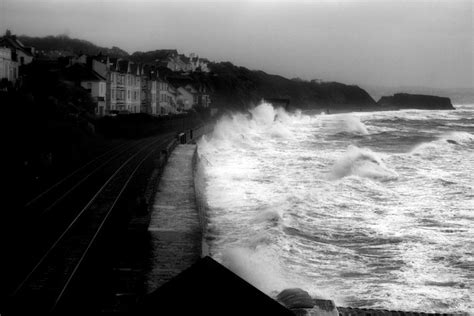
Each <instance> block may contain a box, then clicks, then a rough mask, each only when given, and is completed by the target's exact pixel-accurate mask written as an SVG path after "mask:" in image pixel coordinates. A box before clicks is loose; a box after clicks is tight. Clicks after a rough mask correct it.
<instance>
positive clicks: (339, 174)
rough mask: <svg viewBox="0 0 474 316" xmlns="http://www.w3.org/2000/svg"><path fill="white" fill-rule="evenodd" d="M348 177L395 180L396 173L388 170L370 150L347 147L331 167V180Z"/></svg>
mask: <svg viewBox="0 0 474 316" xmlns="http://www.w3.org/2000/svg"><path fill="white" fill-rule="evenodd" d="M350 175H355V176H359V177H365V178H372V179H383V180H389V179H395V178H397V177H398V175H397V173H396V172H395V171H393V170H391V169H389V168H388V167H387V166H385V164H384V163H383V162H382V160H381V159H380V157H379V156H378V155H377V154H376V153H374V152H373V151H371V150H370V149H362V148H358V147H356V146H352V145H351V146H349V148H348V150H347V152H346V153H345V154H344V155H343V156H342V157H341V158H340V159H339V160H338V161H336V163H335V164H334V165H333V168H332V171H331V177H332V179H341V178H344V177H347V176H350Z"/></svg>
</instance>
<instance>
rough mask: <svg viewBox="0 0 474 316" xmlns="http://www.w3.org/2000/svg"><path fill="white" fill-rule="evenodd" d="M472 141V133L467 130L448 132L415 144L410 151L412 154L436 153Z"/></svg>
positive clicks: (473, 137) (473, 139) (473, 138)
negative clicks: (432, 139) (431, 139)
mask: <svg viewBox="0 0 474 316" xmlns="http://www.w3.org/2000/svg"><path fill="white" fill-rule="evenodd" d="M472 142H474V135H472V134H470V133H468V132H449V133H446V134H444V135H442V136H441V137H439V138H438V139H436V140H434V141H431V142H428V143H422V144H420V145H418V146H416V147H415V148H414V149H413V150H412V151H411V153H412V154H414V155H424V154H436V153H440V152H443V151H445V150H447V149H453V148H456V146H463V145H467V144H470V143H472Z"/></svg>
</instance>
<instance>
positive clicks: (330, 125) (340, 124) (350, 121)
mask: <svg viewBox="0 0 474 316" xmlns="http://www.w3.org/2000/svg"><path fill="white" fill-rule="evenodd" d="M319 118H320V122H321V125H320V126H321V127H322V128H323V129H325V130H327V131H328V132H330V133H332V134H339V133H349V134H356V135H368V134H369V131H368V130H367V126H365V124H364V123H362V122H361V121H360V119H359V118H358V117H357V116H355V115H351V114H337V115H321V116H320V117H319Z"/></svg>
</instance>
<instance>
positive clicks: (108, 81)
mask: <svg viewBox="0 0 474 316" xmlns="http://www.w3.org/2000/svg"><path fill="white" fill-rule="evenodd" d="M163 52H164V53H163V58H162V59H160V60H157V61H156V62H155V63H153V64H151V65H145V64H140V63H134V62H132V61H130V60H126V59H120V58H110V57H109V56H104V55H97V56H87V55H84V54H82V55H80V56H68V57H60V58H59V59H61V62H62V64H64V69H63V74H64V78H65V79H66V80H68V81H72V82H74V83H76V84H77V85H80V86H81V87H83V88H84V89H86V90H87V91H88V92H89V93H90V95H91V97H92V99H93V101H94V103H95V104H96V114H97V115H99V116H103V115H108V114H113V113H148V114H151V115H167V114H175V113H180V112H186V111H189V110H190V109H192V108H193V107H197V106H199V107H203V108H207V107H209V104H210V97H209V94H208V92H207V89H206V88H205V87H204V86H202V85H201V84H198V83H196V82H193V81H192V80H191V79H189V78H186V77H185V76H183V75H178V74H176V73H174V72H173V71H186V72H190V71H198V70H199V71H203V70H204V71H208V69H207V61H206V60H204V59H201V58H198V57H197V56H195V55H190V57H186V56H184V55H179V54H178V53H177V51H176V50H163ZM33 54H34V50H33V49H32V48H27V47H26V46H25V45H23V44H22V43H21V42H20V41H18V40H17V39H16V37H14V36H11V35H10V34H7V35H6V36H4V37H3V38H2V39H0V58H1V59H0V80H1V79H2V78H6V80H7V81H10V82H12V83H15V82H16V81H17V80H18V77H19V66H20V65H23V64H28V63H30V62H31V61H32V60H33ZM170 73H171V75H170Z"/></svg>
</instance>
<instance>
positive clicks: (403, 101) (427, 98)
mask: <svg viewBox="0 0 474 316" xmlns="http://www.w3.org/2000/svg"><path fill="white" fill-rule="evenodd" d="M377 103H378V105H379V106H380V107H382V108H386V107H391V108H396V109H422V110H454V107H453V105H452V103H451V100H450V99H449V98H446V97H438V96H432V95H423V94H408V93H396V94H394V95H393V96H386V97H381V98H380V100H379V101H378V102H377Z"/></svg>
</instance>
